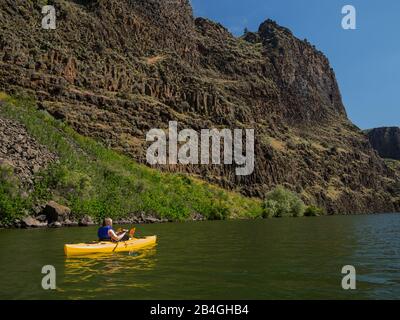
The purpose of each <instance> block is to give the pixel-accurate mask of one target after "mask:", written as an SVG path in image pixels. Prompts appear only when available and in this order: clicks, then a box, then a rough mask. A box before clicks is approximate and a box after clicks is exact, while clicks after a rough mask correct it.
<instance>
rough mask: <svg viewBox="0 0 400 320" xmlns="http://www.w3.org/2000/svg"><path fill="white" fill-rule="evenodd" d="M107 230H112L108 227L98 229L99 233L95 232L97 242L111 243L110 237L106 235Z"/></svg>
mask: <svg viewBox="0 0 400 320" xmlns="http://www.w3.org/2000/svg"><path fill="white" fill-rule="evenodd" d="M109 230H112V228H111V227H110V226H105V227H101V228H99V231H97V236H98V237H99V240H102V241H111V237H110V236H109V235H108V231H109Z"/></svg>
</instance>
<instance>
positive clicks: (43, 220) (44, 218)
mask: <svg viewBox="0 0 400 320" xmlns="http://www.w3.org/2000/svg"><path fill="white" fill-rule="evenodd" d="M36 220H38V221H40V222H45V221H47V216H46V215H45V214H41V215H40V216H37V217H36Z"/></svg>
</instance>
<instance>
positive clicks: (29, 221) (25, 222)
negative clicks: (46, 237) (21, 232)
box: [20, 216, 47, 228]
mask: <svg viewBox="0 0 400 320" xmlns="http://www.w3.org/2000/svg"><path fill="white" fill-rule="evenodd" d="M20 225H21V227H22V228H43V227H46V226H47V223H45V222H40V221H39V220H37V219H35V218H33V217H30V216H29V217H25V218H23V219H22V220H21V222H20Z"/></svg>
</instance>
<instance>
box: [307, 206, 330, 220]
mask: <svg viewBox="0 0 400 320" xmlns="http://www.w3.org/2000/svg"><path fill="white" fill-rule="evenodd" d="M323 215H325V210H324V209H322V208H319V207H317V206H309V207H307V208H306V211H304V216H306V217H319V216H323Z"/></svg>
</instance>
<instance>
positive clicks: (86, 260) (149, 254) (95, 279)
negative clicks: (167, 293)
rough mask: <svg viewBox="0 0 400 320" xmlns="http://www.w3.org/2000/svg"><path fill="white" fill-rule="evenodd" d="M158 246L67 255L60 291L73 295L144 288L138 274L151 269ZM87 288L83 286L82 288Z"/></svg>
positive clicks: (92, 295) (85, 296)
mask: <svg viewBox="0 0 400 320" xmlns="http://www.w3.org/2000/svg"><path fill="white" fill-rule="evenodd" d="M156 253H157V249H156V246H154V247H150V248H147V249H145V250H140V251H135V252H130V253H115V254H112V255H110V254H94V255H89V256H82V257H69V258H66V259H65V270H64V281H63V285H62V287H61V288H59V292H60V293H63V292H68V296H71V297H73V298H74V299H80V298H86V299H87V298H91V297H96V295H98V294H99V292H102V293H103V294H105V292H107V293H108V294H109V295H112V293H113V291H114V292H117V291H118V292H121V290H123V289H129V288H145V287H147V286H148V284H146V283H144V282H143V281H141V280H140V277H138V275H139V274H143V273H146V272H149V271H152V270H153V269H154V268H155V266H156V263H157V259H156ZM83 288H84V289H83Z"/></svg>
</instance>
